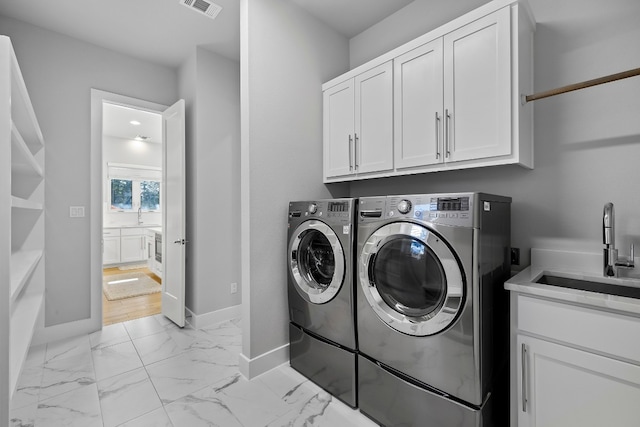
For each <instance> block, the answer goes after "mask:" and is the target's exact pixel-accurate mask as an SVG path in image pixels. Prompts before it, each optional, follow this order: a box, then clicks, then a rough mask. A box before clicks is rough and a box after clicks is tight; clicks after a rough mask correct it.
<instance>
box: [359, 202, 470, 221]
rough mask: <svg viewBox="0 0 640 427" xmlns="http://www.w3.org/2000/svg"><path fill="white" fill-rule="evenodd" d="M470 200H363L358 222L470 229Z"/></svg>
mask: <svg viewBox="0 0 640 427" xmlns="http://www.w3.org/2000/svg"><path fill="white" fill-rule="evenodd" d="M473 200H474V199H473V195H472V194H455V195H412V196H387V197H363V198H361V199H360V213H359V215H358V221H359V222H369V221H375V220H380V219H394V218H398V219H401V218H408V219H415V220H418V221H425V222H432V223H437V224H443V225H454V226H461V227H472V226H473V214H472V212H473V203H474V202H473Z"/></svg>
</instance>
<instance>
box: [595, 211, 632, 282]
mask: <svg viewBox="0 0 640 427" xmlns="http://www.w3.org/2000/svg"><path fill="white" fill-rule="evenodd" d="M602 243H603V244H604V275H605V277H618V269H620V268H634V267H635V264H634V247H633V244H631V254H630V255H629V258H622V257H621V258H618V250H617V249H616V245H615V213H614V210H613V203H607V204H605V205H604V211H603V213H602Z"/></svg>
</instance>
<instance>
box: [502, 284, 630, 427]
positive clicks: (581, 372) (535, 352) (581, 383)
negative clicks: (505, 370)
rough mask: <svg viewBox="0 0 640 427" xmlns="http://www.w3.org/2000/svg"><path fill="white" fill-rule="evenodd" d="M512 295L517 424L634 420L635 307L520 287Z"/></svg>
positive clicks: (591, 426) (584, 425)
mask: <svg viewBox="0 0 640 427" xmlns="http://www.w3.org/2000/svg"><path fill="white" fill-rule="evenodd" d="M605 297H606V296H605ZM512 301H513V302H514V303H515V307H516V310H515V316H516V322H515V324H514V325H513V326H514V330H515V337H516V339H515V342H513V346H514V347H515V348H512V351H514V352H515V354H516V357H515V360H516V361H517V363H516V370H515V375H516V376H517V382H516V384H517V385H516V386H517V390H516V393H515V394H516V395H517V399H516V404H517V411H518V412H517V413H518V415H517V425H518V427H550V426H581V427H596V426H598V427H599V426H603V425H615V426H616V427H625V426H628V427H631V426H637V425H638V420H639V419H640V406H639V405H638V402H640V351H639V350H640V345H639V344H638V343H637V340H636V339H633V337H638V336H640V317H638V315H637V314H634V315H630V314H627V313H616V312H611V311H609V310H607V311H605V310H600V309H594V308H591V307H583V306H580V305H575V304H570V303H566V302H559V301H553V300H549V299H546V298H536V297H532V296H529V295H520V294H515V295H513V296H512ZM512 374H513V371H512ZM512 384H513V382H512Z"/></svg>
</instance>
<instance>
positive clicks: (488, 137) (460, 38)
mask: <svg viewBox="0 0 640 427" xmlns="http://www.w3.org/2000/svg"><path fill="white" fill-rule="evenodd" d="M444 82H445V88H444V97H445V98H444V99H445V102H444V107H445V117H444V121H445V122H444V132H445V136H446V141H445V162H449V161H451V162H454V161H462V160H473V159H482V158H486V157H494V156H502V155H508V154H510V153H511V113H510V105H511V35H510V11H509V8H508V7H505V8H503V9H501V10H499V11H497V12H496V13H493V14H491V15H488V16H485V17H484V18H481V19H478V20H477V21H474V22H472V23H471V24H469V25H466V26H464V27H462V28H460V29H458V30H456V31H453V32H451V33H449V34H447V35H446V36H445V37H444Z"/></svg>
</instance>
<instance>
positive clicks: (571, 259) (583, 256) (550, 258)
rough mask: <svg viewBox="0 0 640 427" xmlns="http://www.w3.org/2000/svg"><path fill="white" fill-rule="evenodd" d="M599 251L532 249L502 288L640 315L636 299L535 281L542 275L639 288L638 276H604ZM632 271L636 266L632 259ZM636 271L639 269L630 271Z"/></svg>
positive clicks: (639, 278) (639, 302) (639, 307)
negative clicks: (521, 267) (525, 264)
mask: <svg viewBox="0 0 640 427" xmlns="http://www.w3.org/2000/svg"><path fill="white" fill-rule="evenodd" d="M602 262H603V261H602V254H592V253H581V252H569V251H558V250H549V249H532V250H531V266H530V267H527V268H525V269H524V270H522V271H521V272H520V273H518V274H516V275H515V276H513V277H512V278H510V279H509V280H508V281H507V282H506V283H505V285H504V287H505V289H507V290H509V291H512V292H518V293H522V294H529V295H534V296H538V297H544V298H553V299H557V300H562V301H566V302H572V303H576V304H580V305H588V306H592V307H596V308H603V309H608V310H615V311H622V312H625V313H634V314H640V300H638V299H635V298H628V297H622V296H618V295H608V294H602V293H598V292H591V291H583V290H578V289H570V288H563V287H560V286H554V285H545V284H542V283H536V280H538V279H539V278H540V277H541V276H542V275H544V274H552V275H554V276H561V277H568V278H573V279H581V280H589V281H595V282H600V283H610V284H615V285H620V286H630V287H636V288H640V277H638V278H636V277H631V278H608V277H604V276H603V274H602ZM636 266H638V267H636V270H640V265H639V264H638V263H637V261H636ZM634 274H640V271H636V272H634Z"/></svg>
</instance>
